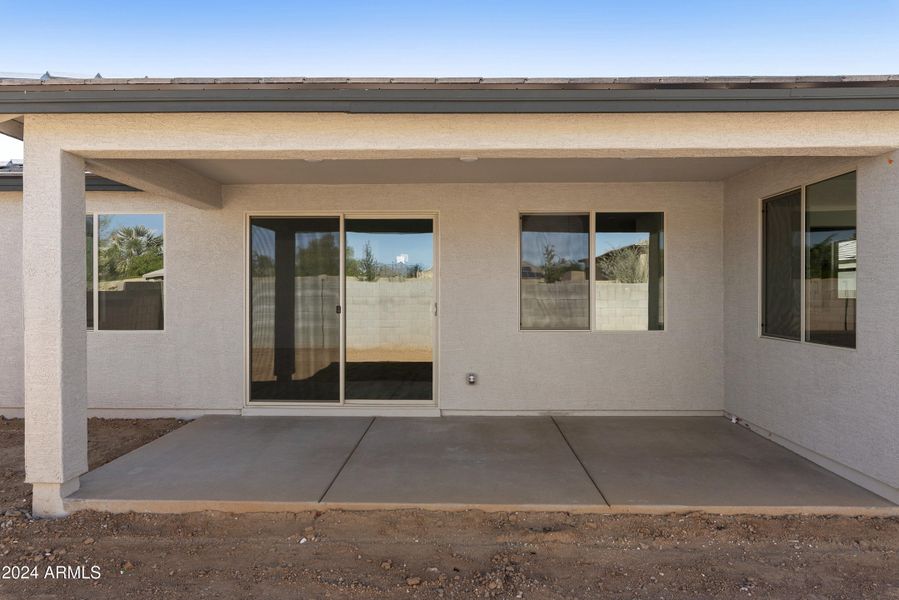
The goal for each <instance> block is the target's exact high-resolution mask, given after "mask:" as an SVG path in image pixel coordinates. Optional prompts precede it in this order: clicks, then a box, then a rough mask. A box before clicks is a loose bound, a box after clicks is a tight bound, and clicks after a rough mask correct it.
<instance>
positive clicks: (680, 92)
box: [0, 86, 899, 114]
mask: <svg viewBox="0 0 899 600" xmlns="http://www.w3.org/2000/svg"><path fill="white" fill-rule="evenodd" d="M871 110H899V86H882V87H815V88H789V89H785V88H748V89H667V88H666V89H356V88H352V89H340V88H336V89H296V88H293V89H267V88H252V89H233V88H206V89H196V88H190V89H171V88H167V89H151V90H148V89H133V88H127V89H118V90H96V89H79V88H78V86H70V87H69V88H68V89H53V90H48V91H44V90H39V91H34V90H9V89H4V88H0V113H10V114H50V113H166V112H345V113H644V112H796V111H803V112H805V111H871Z"/></svg>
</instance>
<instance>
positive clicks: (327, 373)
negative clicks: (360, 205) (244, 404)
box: [250, 217, 340, 402]
mask: <svg viewBox="0 0 899 600" xmlns="http://www.w3.org/2000/svg"><path fill="white" fill-rule="evenodd" d="M339 304H340V219H338V218H336V217H333V218H253V219H251V221H250V314H251V317H250V344H251V347H250V399H251V400H256V401H267V402H277V401H286V402H298V401H309V402H339V401H340V315H339V314H338V310H337V307H338V306H339Z"/></svg>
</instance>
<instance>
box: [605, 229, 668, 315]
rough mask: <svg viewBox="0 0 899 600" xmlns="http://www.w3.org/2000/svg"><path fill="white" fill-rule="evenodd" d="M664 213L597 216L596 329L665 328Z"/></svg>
mask: <svg viewBox="0 0 899 600" xmlns="http://www.w3.org/2000/svg"><path fill="white" fill-rule="evenodd" d="M662 222H663V215H662V213H658V212H645V213H597V214H596V269H595V272H596V278H595V284H596V289H595V294H596V327H595V328H596V329H598V330H604V331H616V330H617V331H628V330H630V331H647V330H659V329H663V328H664V301H663V300H664V299H663V297H662V294H663V290H664V285H663V283H664V276H665V270H664V260H663V258H664V246H665V245H664V237H663V231H662Z"/></svg>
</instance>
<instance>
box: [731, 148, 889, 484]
mask: <svg viewBox="0 0 899 600" xmlns="http://www.w3.org/2000/svg"><path fill="white" fill-rule="evenodd" d="M897 158H899V157H897V156H896V154H895V153H894V154H891V155H883V156H878V157H874V158H865V159H856V160H852V159H790V160H783V161H777V162H773V163H769V164H767V165H765V166H763V167H760V168H757V169H754V170H753V171H751V172H748V173H745V174H741V175H739V176H737V177H735V178H733V179H730V180H728V181H727V182H726V186H725V190H726V192H725V210H724V239H725V242H724V250H725V253H724V273H725V284H726V285H725V302H724V306H725V309H724V310H725V314H724V317H725V319H724V322H725V340H726V344H725V349H726V352H725V355H726V368H725V380H726V401H725V407H726V409H727V410H728V411H729V412H731V413H733V414H735V415H737V416H739V417H741V418H743V419H746V420H747V421H749V422H751V423H753V424H755V425H757V426H759V427H761V428H764V429H765V430H767V431H770V432H772V433H774V434H775V435H777V436H780V437H782V438H785V439H786V440H789V441H790V442H792V443H794V444H797V445H798V446H800V447H802V448H804V449H807V450H810V451H811V452H813V453H817V454H818V455H820V456H823V457H826V458H828V459H830V460H832V461H835V462H836V463H837V464H838V465H843V466H845V467H848V468H849V469H852V470H856V471H858V472H861V473H863V474H864V475H867V476H869V477H873V478H875V479H877V480H879V481H881V482H884V483H886V484H887V485H889V486H892V487H893V489H894V491H895V488H896V487H899V436H897V425H899V391H897V390H899V335H897V326H896V324H897V321H896V307H897V302H899V300H897V299H899V250H897V245H896V240H897V237H896V231H897V230H899V164H897V162H896V161H897ZM891 159H892V160H893V163H892V164H890V162H889V161H890V160H891ZM856 168H857V170H858V248H859V257H858V315H857V319H858V348H857V350H847V349H842V348H833V347H826V346H819V345H813V344H805V343H797V342H788V341H782V340H774V339H765V338H761V337H759V316H758V315H759V281H760V280H759V268H760V267H759V242H760V227H761V225H760V219H761V212H760V199H761V198H764V197H766V196H770V195H772V194H775V193H778V192H781V191H784V190H787V189H790V188H793V187H796V186H799V185H803V184H809V183H814V182H815V181H819V180H821V179H824V178H827V177H830V176H833V175H837V174H840V173H844V172H848V171H851V170H853V169H856ZM845 473H846V474H849V475H851V473H848V472H845ZM887 491H888V490H887ZM894 497H896V496H894Z"/></svg>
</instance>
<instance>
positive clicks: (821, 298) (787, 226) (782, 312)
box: [762, 172, 857, 348]
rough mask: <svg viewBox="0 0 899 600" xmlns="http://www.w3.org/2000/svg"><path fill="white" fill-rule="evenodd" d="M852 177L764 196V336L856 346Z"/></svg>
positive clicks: (854, 215)
mask: <svg viewBox="0 0 899 600" xmlns="http://www.w3.org/2000/svg"><path fill="white" fill-rule="evenodd" d="M855 184H856V174H855V172H852V173H846V174H845V175H840V176H838V177H833V178H831V179H827V180H825V181H821V182H818V183H815V184H812V185H808V186H805V188H804V192H805V193H804V194H803V193H802V190H796V191H793V192H788V193H786V194H781V195H779V196H775V197H773V198H770V199H768V200H765V201H764V203H763V213H762V217H763V218H762V223H763V252H764V256H763V273H762V285H763V291H762V335H765V336H771V337H778V338H785V339H791V340H797V341H798V340H805V341H807V342H814V343H817V344H826V345H829V346H842V347H845V348H855V342H856V339H855V305H856V296H857V293H856V279H855V273H856V257H857V242H856V233H857V230H856V193H855ZM803 213H804V216H805V227H804V228H803V226H802V222H801V220H802V216H803ZM803 252H804V255H803ZM803 258H804V259H805V274H804V276H802V260H803ZM803 298H804V299H805V306H804V307H805V319H804V320H803V319H802V314H801V313H802V299H803Z"/></svg>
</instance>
